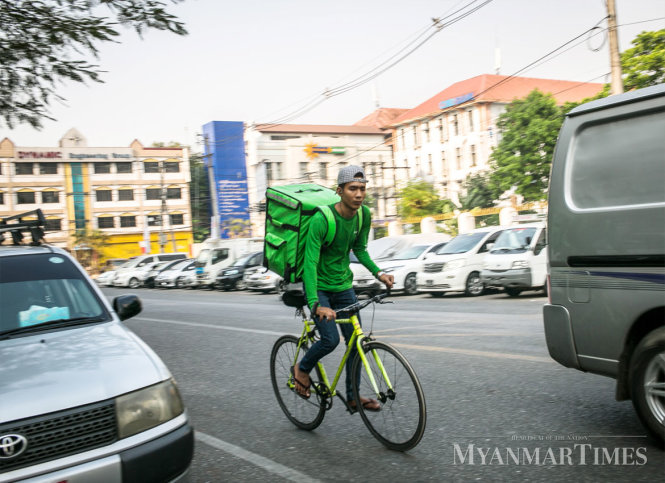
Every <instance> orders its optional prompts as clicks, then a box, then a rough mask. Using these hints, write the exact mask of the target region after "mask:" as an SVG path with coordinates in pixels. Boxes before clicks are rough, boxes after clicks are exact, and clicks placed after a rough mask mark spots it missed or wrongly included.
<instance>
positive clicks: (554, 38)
mask: <svg viewBox="0 0 665 483" xmlns="http://www.w3.org/2000/svg"><path fill="white" fill-rule="evenodd" d="M470 1H471V0H410V1H408V2H405V1H403V0H335V1H334V2H333V1H324V0H270V1H267V0H247V1H240V2H238V1H235V2H231V1H228V0H185V1H184V2H183V3H179V4H176V5H170V6H169V8H168V9H169V11H170V12H171V13H173V14H175V15H176V16H178V17H179V18H180V19H181V20H182V21H184V22H185V25H186V28H187V30H188V31H189V35H187V36H185V37H181V36H177V35H174V34H170V33H166V32H156V31H152V32H147V33H146V34H144V36H143V39H141V38H139V37H138V36H137V35H136V34H135V33H134V32H133V31H132V30H129V29H123V33H122V35H121V36H120V39H119V43H109V44H101V46H100V49H99V50H100V53H99V58H98V59H97V60H96V63H98V64H99V65H100V66H101V68H102V69H103V70H105V71H106V73H104V74H103V75H102V78H103V79H104V81H105V82H104V83H103V84H98V83H88V84H78V83H71V82H68V83H65V84H61V85H60V86H59V87H58V93H59V94H60V95H62V96H63V97H64V98H65V99H66V101H65V102H64V103H61V102H58V101H54V102H53V103H52V105H51V109H50V113H51V115H52V116H53V117H55V118H56V119H57V120H56V121H49V120H45V121H44V126H43V128H42V129H41V130H35V129H34V128H32V127H30V126H29V125H22V126H18V127H16V128H15V129H13V130H10V129H8V128H7V127H6V126H5V125H4V124H0V139H3V138H4V137H8V138H9V139H11V140H12V141H13V142H14V143H15V144H16V145H17V146H25V147H28V146H35V147H36V146H45V147H48V146H57V144H58V140H59V139H60V138H61V137H62V136H63V135H64V134H65V132H66V131H67V130H68V129H70V128H72V127H75V128H77V129H78V130H79V131H80V132H81V133H82V134H83V136H85V137H86V138H87V140H88V145H89V146H94V147H121V146H129V144H130V143H131V142H132V141H133V140H134V139H138V140H139V141H140V142H141V143H143V144H144V145H146V146H149V145H151V144H152V143H153V142H170V141H177V142H180V143H182V144H186V145H189V146H191V147H192V151H194V152H200V151H201V150H202V147H201V145H200V140H199V137H198V136H197V134H199V133H200V132H201V127H202V126H203V125H204V124H206V123H208V122H210V121H213V120H216V121H243V122H247V123H251V122H273V121H277V120H279V119H280V118H281V117H283V116H285V115H288V114H292V113H294V112H295V111H298V110H299V109H300V108H301V107H304V106H307V105H308V102H309V101H312V100H318V99H323V96H322V94H323V92H324V91H325V90H326V89H333V88H335V87H337V86H340V85H343V84H345V83H347V82H349V81H350V80H352V79H354V78H357V77H358V76H361V75H363V74H365V73H367V72H370V71H372V70H373V69H374V68H376V66H377V65H379V64H381V63H382V62H384V61H386V60H387V59H390V58H391V57H393V56H395V55H396V54H399V53H400V52H402V53H405V52H406V50H403V49H404V48H405V47H406V46H407V45H408V44H409V42H412V41H414V40H415V39H416V38H417V37H418V35H419V34H421V33H423V32H427V28H428V27H429V26H431V25H432V19H433V18H442V17H445V16H446V15H450V14H451V13H453V12H454V11H455V10H457V9H459V8H461V7H463V6H464V5H466V4H467V3H469V2H470ZM480 3H482V1H481V0H477V1H476V2H475V3H474V5H478V4H480ZM616 5H617V19H618V24H619V25H620V28H619V34H618V35H619V45H620V50H621V51H624V50H626V49H628V48H630V46H631V44H630V42H631V40H633V39H634V38H635V36H636V35H637V34H638V33H640V32H642V31H645V30H647V31H653V30H659V29H662V28H665V19H664V17H665V0H616ZM606 15H607V12H606V7H605V2H604V0H493V1H491V2H490V3H489V4H487V5H486V6H484V7H483V8H481V9H479V10H478V11H476V12H474V13H472V14H471V15H469V16H468V17H466V18H464V19H462V20H460V21H459V22H456V23H454V24H453V25H450V26H446V27H445V28H443V29H441V30H440V31H439V32H438V33H436V34H434V35H433V36H432V37H431V38H430V39H429V40H428V41H427V42H426V43H424V44H423V45H422V46H420V47H419V48H418V49H416V50H415V51H414V52H413V53H411V54H410V55H409V56H407V57H406V58H405V59H404V60H402V61H401V62H399V63H398V64H397V65H395V66H394V67H392V68H390V69H388V70H387V71H385V72H383V73H382V74H381V75H379V76H378V77H376V78H375V79H374V80H372V81H371V82H368V83H366V84H363V85H360V86H359V87H357V88H355V89H353V90H350V91H348V92H346V93H344V94H341V95H338V96H335V97H330V98H328V99H326V100H325V101H324V102H322V103H321V104H319V105H318V106H317V107H316V108H314V109H311V110H308V111H307V112H303V113H302V114H300V115H297V116H296V117H293V119H290V121H289V122H290V123H292V124H340V125H344V124H345V125H349V124H353V123H355V122H357V121H358V120H360V119H362V118H363V117H364V116H366V115H367V114H369V113H371V112H372V111H373V110H374V109H375V106H376V105H377V102H378V104H379V105H380V106H381V107H397V108H412V107H415V106H417V105H418V104H420V103H422V102H424V101H425V100H427V99H429V98H430V97H432V96H434V95H435V94H437V93H438V92H440V91H442V90H443V89H445V88H446V87H448V86H450V85H451V84H453V83H455V82H458V81H461V80H464V79H468V78H471V77H474V76H477V75H481V74H492V73H495V68H496V52H497V49H498V50H499V52H500V73H501V74H503V75H510V74H514V73H515V72H517V71H518V70H520V69H522V68H524V67H526V66H527V65H529V64H531V63H532V62H534V61H535V60H537V59H539V58H541V57H543V56H544V55H546V54H548V53H549V52H551V51H553V50H555V49H556V48H558V47H560V46H561V45H563V44H565V43H566V42H568V41H570V40H572V39H574V38H576V37H578V36H579V35H580V34H582V33H583V32H585V31H587V30H588V29H590V28H592V27H594V26H595V25H598V26H600V27H606V25H607V24H606V21H605V20H603V19H604V18H605V16H606ZM653 19H657V20H653ZM647 20H648V21H647ZM643 21H647V22H643ZM636 22H641V23H636ZM628 24H631V25H628ZM429 32H430V33H431V32H433V29H430V30H429ZM423 38H424V37H423ZM576 44H577V45H576ZM571 47H572V48H571ZM566 49H568V50H566ZM395 58H396V57H395ZM609 66H610V63H609V49H608V41H607V38H606V37H605V36H604V35H593V36H590V37H589V36H584V37H580V39H578V40H577V41H575V42H573V43H571V44H570V45H568V46H567V47H566V48H564V49H562V50H561V51H559V53H558V55H556V56H553V57H551V58H549V60H547V61H545V62H543V63H541V64H538V65H536V66H534V67H532V68H530V69H529V70H526V71H524V72H522V73H521V74H520V75H522V76H526V77H539V78H549V79H563V80H573V81H580V82H582V81H593V82H609V76H608V75H607V74H608V73H609V71H610V67H609Z"/></svg>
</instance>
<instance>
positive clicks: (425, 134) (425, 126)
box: [423, 122, 429, 143]
mask: <svg viewBox="0 0 665 483" xmlns="http://www.w3.org/2000/svg"><path fill="white" fill-rule="evenodd" d="M423 142H426V143H428V142H429V123H427V122H426V123H424V124H423Z"/></svg>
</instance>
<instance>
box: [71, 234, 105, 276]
mask: <svg viewBox="0 0 665 483" xmlns="http://www.w3.org/2000/svg"><path fill="white" fill-rule="evenodd" d="M108 241H109V236H108V235H107V234H106V233H104V232H103V231H101V230H91V229H88V228H86V229H79V230H76V231H75V232H74V243H73V245H74V247H73V248H74V253H75V256H76V259H77V260H78V261H79V263H80V264H81V265H83V266H84V267H89V268H90V269H92V270H93V271H96V270H98V269H99V261H100V259H101V258H102V257H103V255H104V253H103V252H104V247H105V246H106V245H107V244H108Z"/></svg>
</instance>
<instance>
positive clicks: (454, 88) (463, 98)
mask: <svg viewBox="0 0 665 483" xmlns="http://www.w3.org/2000/svg"><path fill="white" fill-rule="evenodd" d="M602 87H603V86H602V84H594V83H585V82H574V81H562V80H550V79H534V78H527V77H509V76H501V75H488V74H485V75H480V76H477V77H473V78H471V79H467V80H464V81H460V82H457V83H455V84H453V85H451V86H450V87H448V88H446V89H444V90H443V91H441V92H439V93H438V94H437V95H435V96H433V97H431V98H430V99H428V100H426V101H425V102H423V103H422V104H420V105H418V106H416V107H414V108H413V109H410V110H408V111H406V112H404V113H402V114H401V115H399V116H398V117H396V118H395V119H393V120H392V121H391V122H390V127H391V128H392V129H393V136H394V142H393V147H394V162H395V166H396V168H397V169H396V171H395V172H396V177H397V188H399V187H401V186H402V185H403V184H404V183H406V181H407V180H409V179H417V178H420V179H424V180H426V181H429V182H431V183H433V184H434V186H435V187H436V188H437V190H438V192H439V195H440V196H442V197H445V198H449V199H451V200H452V201H453V202H456V203H457V202H458V201H459V195H460V194H461V191H462V183H463V182H464V180H465V179H466V177H467V176H468V175H473V174H476V173H479V172H481V171H486V170H488V169H489V168H490V166H489V159H490V154H491V153H492V150H493V149H494V147H495V146H496V145H497V143H498V141H499V139H500V133H499V132H498V129H497V121H498V118H499V116H500V114H501V113H502V112H504V111H505V109H506V106H507V105H508V104H509V103H510V102H512V101H513V100H515V99H519V98H524V97H526V96H527V95H528V94H529V93H530V92H531V91H533V90H534V89H539V90H540V91H542V92H544V93H551V94H552V95H553V96H554V99H555V100H556V102H557V103H558V104H560V105H562V104H564V103H565V102H569V101H581V100H582V99H585V98H588V97H591V96H594V95H595V94H597V93H598V92H599V91H600V90H601V89H602Z"/></svg>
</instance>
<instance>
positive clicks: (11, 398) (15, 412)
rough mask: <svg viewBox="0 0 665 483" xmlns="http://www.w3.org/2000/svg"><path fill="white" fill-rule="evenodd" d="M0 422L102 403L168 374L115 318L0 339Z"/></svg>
mask: <svg viewBox="0 0 665 483" xmlns="http://www.w3.org/2000/svg"><path fill="white" fill-rule="evenodd" d="M0 361H2V363H1V364H0V394H2V397H0V423H2V422H6V421H15V420H18V419H22V418H26V417H30V416H35V415H39V414H44V413H48V412H52V411H58V410H62V409H66V408H71V407H75V406H81V405H84V404H88V403H92V402H97V401H103V400H105V399H109V398H112V397H115V396H118V395H120V394H124V393H127V392H131V391H134V390H136V389H139V388H141V387H145V386H149V385H151V384H155V383H157V382H159V381H163V380H165V379H167V378H169V377H170V373H169V371H168V369H166V366H165V365H164V364H163V363H162V362H161V360H160V359H159V358H158V357H157V355H155V353H154V352H153V351H152V350H151V349H150V348H149V347H148V346H147V345H146V344H145V343H144V342H142V341H141V340H140V339H139V338H138V337H137V336H136V335H134V333H132V332H131V331H129V329H127V328H126V327H125V326H123V325H122V324H120V323H118V322H108V323H104V324H99V325H95V326H88V327H77V328H72V329H65V330H61V331H55V332H41V333H37V334H35V335H31V336H27V337H17V338H15V339H9V340H3V341H0Z"/></svg>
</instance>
